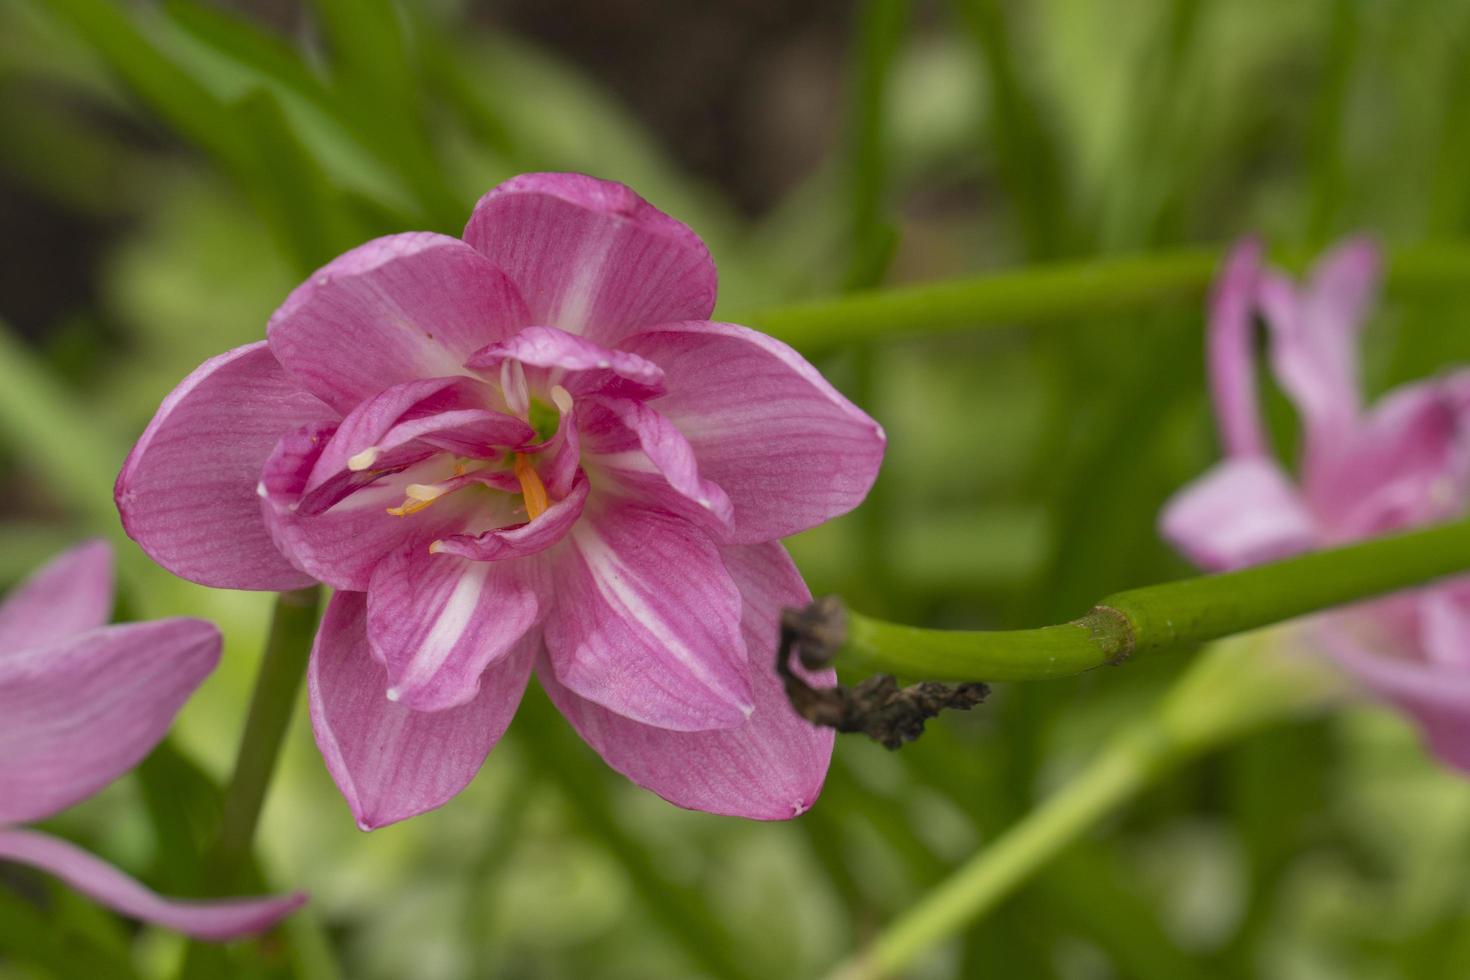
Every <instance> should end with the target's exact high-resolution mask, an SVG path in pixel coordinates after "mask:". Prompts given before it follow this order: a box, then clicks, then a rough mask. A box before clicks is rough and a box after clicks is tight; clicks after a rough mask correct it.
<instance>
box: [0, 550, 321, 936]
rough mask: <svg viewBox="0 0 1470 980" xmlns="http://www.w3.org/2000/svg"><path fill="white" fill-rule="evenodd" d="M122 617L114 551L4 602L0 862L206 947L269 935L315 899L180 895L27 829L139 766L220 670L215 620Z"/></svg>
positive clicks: (55, 567) (58, 564) (83, 554)
mask: <svg viewBox="0 0 1470 980" xmlns="http://www.w3.org/2000/svg"><path fill="white" fill-rule="evenodd" d="M111 611H112V553H111V551H110V550H109V549H108V547H107V545H106V544H104V543H102V542H100V541H98V542H93V543H91V544H85V545H82V546H80V547H78V548H74V549H72V550H71V551H68V552H66V553H65V554H62V555H61V556H59V557H58V558H56V559H55V560H54V561H52V562H51V563H50V564H49V565H47V566H46V567H44V568H42V569H41V570H40V571H38V572H36V573H35V574H34V575H33V576H31V578H30V579H29V580H28V581H27V582H25V583H24V584H22V585H21V586H19V587H18V588H17V589H16V590H15V591H14V592H13V593H12V594H11V595H10V596H8V597H7V598H6V599H5V601H4V602H3V603H0V859H3V860H9V861H19V862H21V863H23V864H29V865H33V866H35V867H37V868H40V869H42V870H43V871H48V872H50V873H51V874H54V875H56V876H57V877H58V878H60V879H62V880H63V881H65V882H66V883H67V884H69V885H71V886H72V887H73V888H75V889H76V890H77V891H80V892H82V893H84V894H87V895H90V896H92V897H93V898H95V899H96V900H97V901H99V902H102V903H103V904H105V905H110V906H111V907H112V908H115V909H117V910H118V911H119V912H122V913H123V914H125V915H130V916H134V917H136V918H139V919H146V920H148V921H149V922H155V923H157V924H159V925H161V926H167V927H168V928H170V929H177V930H178V931H180V932H184V933H188V934H189V935H191V936H197V937H199V938H201V939H231V938H234V937H236V936H242V935H245V934H247V933H252V932H258V931H260V930H262V929H265V928H267V927H269V926H271V925H272V924H274V923H275V922H276V921H277V920H279V919H281V918H283V917H284V916H286V915H288V914H290V913H291V912H293V911H294V910H295V909H296V908H298V907H299V906H300V905H301V903H302V902H304V901H305V900H306V898H305V896H304V895H291V896H287V897H283V898H256V899H231V900H226V901H217V902H182V901H175V900H171V899H166V898H162V897H160V896H158V895H155V894H154V893H153V892H151V891H149V890H148V889H146V888H144V887H143V886H142V885H140V884H138V883H137V882H136V881H134V880H132V879H131V878H129V877H128V876H126V875H124V874H123V873H122V872H120V871H118V870H117V869H116V868H114V867H112V866H111V865H109V864H107V863H106V862H105V861H101V860H99V859H98V858H95V857H93V856H92V855H90V854H88V853H87V852H86V851H83V850H81V849H80V848H77V847H75V846H74V845H72V844H69V843H67V842H66V841H63V840H60V839H58V838H55V837H51V836H49V835H47V834H43V833H40V832H39V831H34V830H24V829H22V828H20V827H17V826H15V825H16V824H20V823H26V822H29V821H34V820H44V819H46V818H47V817H50V816H52V815H53V814H56V813H59V812H60V811H62V810H65V809H66V808H67V807H69V806H71V805H73V804H75V803H79V802H81V801H82V800H85V799H87V798H88V797H90V796H92V795H93V794H95V793H96V792H97V791H98V790H100V789H102V787H104V786H106V785H107V784H108V783H110V782H112V781H113V780H114V779H117V778H118V777H119V776H121V775H123V774H124V773H126V772H127V771H128V770H130V769H132V768H133V766H135V765H137V764H138V762H139V761H141V760H142V758H143V757H144V756H145V755H147V754H148V752H149V751H151V750H152V748H153V747H154V746H155V745H157V744H158V742H159V740H160V739H162V738H163V736H164V734H165V733H166V732H167V731H168V727H169V725H170V724H171V723H172V722H173V718H174V715H175V714H176V713H177V712H178V710H179V708H180V707H182V706H183V704H184V702H185V701H186V700H188V698H189V695H190V694H192V693H193V692H194V689H195V688H196V687H198V686H199V683H200V682H201V681H203V680H204V678H205V677H207V676H208V675H209V672H210V671H211V670H213V669H214V665H215V663H216V662H217V661H218V660H219V649H220V637H219V631H218V630H217V629H215V628H214V625H213V624H211V623H206V622H204V621H202V620H198V619H163V620H157V621H154V622H147V623H128V624H126V625H122V626H107V625H104V624H106V622H107V620H108V618H109V615H110V614H111Z"/></svg>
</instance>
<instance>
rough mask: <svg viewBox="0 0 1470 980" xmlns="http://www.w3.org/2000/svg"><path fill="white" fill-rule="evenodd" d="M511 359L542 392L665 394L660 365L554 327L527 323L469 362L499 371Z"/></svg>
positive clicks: (468, 364) (472, 366) (474, 367)
mask: <svg viewBox="0 0 1470 980" xmlns="http://www.w3.org/2000/svg"><path fill="white" fill-rule="evenodd" d="M508 361H516V362H519V363H520V365H521V367H522V370H523V371H524V372H525V375H526V378H527V381H528V382H529V383H530V385H531V386H532V387H533V388H539V389H540V390H542V391H550V390H551V389H552V388H553V387H555V386H557V385H560V386H561V387H563V388H565V389H566V390H567V391H568V392H570V393H571V394H572V395H573V396H574V397H582V396H584V395H592V394H606V395H615V396H618V397H622V398H636V399H648V398H656V397H658V396H659V395H661V394H663V393H664V373H663V371H662V370H660V369H659V366H658V365H657V364H654V363H653V362H652V361H650V360H648V359H647V358H644V357H640V356H639V355H637V354H630V353H628V352H627V351H621V350H611V349H609V348H606V347H603V346H602V345H600V344H596V343H593V342H592V341H590V340H588V339H587V338H585V337H579V336H577V335H576V334H572V333H568V332H567V331H565V330H558V329H557V328H556V327H527V328H525V329H524V330H522V331H520V332H519V333H517V334H516V335H515V336H514V337H511V338H509V339H507V340H503V341H500V342H499V343H496V344H491V345H489V346H488V347H483V348H481V349H480V350H477V351H475V353H474V354H472V355H471V356H470V358H469V360H468V361H466V362H465V366H466V367H468V368H470V369H472V370H475V371H483V372H486V373H490V372H495V373H497V374H498V372H499V371H500V369H501V367H502V366H503V365H504V364H505V363H506V362H508Z"/></svg>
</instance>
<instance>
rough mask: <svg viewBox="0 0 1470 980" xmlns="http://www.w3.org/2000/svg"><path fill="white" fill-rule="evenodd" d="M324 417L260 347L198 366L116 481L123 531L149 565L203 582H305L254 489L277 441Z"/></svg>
mask: <svg viewBox="0 0 1470 980" xmlns="http://www.w3.org/2000/svg"><path fill="white" fill-rule="evenodd" d="M332 415H333V412H332V410H331V409H330V408H328V407H327V406H326V405H324V404H322V403H321V402H320V401H318V400H317V399H316V398H314V397H313V396H311V395H309V394H307V393H305V392H303V391H301V390H300V389H299V388H298V387H297V386H296V385H295V383H294V382H292V381H291V380H290V379H289V378H287V377H286V374H285V373H284V372H283V371H282V370H281V367H280V365H279V364H277V363H276V360H275V358H274V357H272V356H271V352H270V350H269V348H267V346H266V344H265V342H264V341H262V342H260V343H256V344H249V345H247V346H245V347H238V348H236V349H235V350H232V351H229V352H227V353H224V354H221V355H220V356H219V357H216V358H213V359H211V360H208V361H205V362H204V363H203V364H202V365H200V367H199V368H198V370H196V371H195V372H194V373H193V374H191V375H189V376H188V377H187V378H185V379H184V380H183V382H181V383H180V384H179V386H178V387H177V388H175V389H174V390H173V392H172V393H170V394H169V396H168V397H167V398H165V399H164V400H163V404H162V405H160V406H159V408H158V413H157V414H156V415H154V416H153V421H152V422H150V423H148V428H147V429H145V430H144V432H143V435H142V436H141V437H140V438H139V439H138V442H137V445H135V446H134V447H133V451H132V452H131V453H129V454H128V459H127V462H126V463H124V464H123V468H122V472H121V473H120V474H118V478H117V486H116V488H115V491H114V493H115V497H116V500H117V509H118V513H119V514H120V515H121V516H122V523H123V528H124V529H125V530H126V531H127V532H128V536H129V537H131V538H132V539H133V540H134V541H136V542H138V544H139V545H140V546H141V547H142V548H143V550H144V551H146V552H147V553H148V555H149V556H150V557H151V558H152V559H153V560H154V561H156V562H158V563H159V564H160V565H162V566H163V567H164V568H167V569H168V570H169V571H171V572H173V573H174V574H175V575H178V576H180V577H182V578H186V579H189V580H190V581H192V582H198V583H200V584H201V585H208V586H212V587H214V588H219V589H263V590H272V591H284V590H287V589H298V588H301V587H302V586H305V585H309V584H310V583H311V579H310V578H309V577H308V576H306V575H304V574H302V573H301V571H300V570H299V569H297V568H295V567H293V566H292V564H291V563H290V562H289V561H287V560H286V558H285V557H284V556H283V555H282V554H281V553H280V551H279V550H278V549H277V548H276V546H275V544H274V543H273V541H272V540H271V535H270V533H269V532H268V531H267V529H266V526H265V522H264V521H262V520H261V517H260V502H259V501H258V500H257V499H256V492H255V489H256V484H257V483H259V481H260V470H261V467H262V466H263V465H264V464H265V461H266V458H267V457H269V456H270V454H271V450H272V449H273V448H274V447H275V445H276V443H277V442H278V441H279V440H280V438H281V436H283V435H284V434H286V433H287V432H290V431H292V430H294V429H296V428H297V427H299V426H301V425H303V424H305V423H307V422H310V421H312V420H314V419H322V418H329V417H331V416H332Z"/></svg>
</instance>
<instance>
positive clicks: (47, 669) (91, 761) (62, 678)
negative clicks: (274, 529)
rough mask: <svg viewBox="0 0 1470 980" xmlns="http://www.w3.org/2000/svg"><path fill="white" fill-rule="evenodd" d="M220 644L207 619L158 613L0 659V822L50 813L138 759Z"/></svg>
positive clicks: (157, 736) (214, 657)
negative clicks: (151, 618)
mask: <svg viewBox="0 0 1470 980" xmlns="http://www.w3.org/2000/svg"><path fill="white" fill-rule="evenodd" d="M219 650H220V635H219V630H217V629H216V628H215V627H214V624H212V623H206V622H204V621H202V620H197V619H164V620H155V621H152V622H147V623H128V624H126V625H122V626H104V627H101V628H99V629H94V630H89V631H88V632H86V633H79V634H76V635H73V636H68V637H66V638H64V639H61V640H55V641H52V642H51V643H48V644H43V645H40V646H32V647H28V648H27V649H25V650H24V651H22V652H20V653H17V654H12V655H10V656H7V657H5V658H3V659H0V824H5V823H21V822H25V821H30V820H40V819H43V818H45V817H49V816H51V815H52V814H53V813H57V812H59V811H61V810H64V809H66V808H67V807H69V806H71V805H72V804H74V803H78V802H80V801H81V800H84V799H86V798H87V797H89V796H91V795H92V794H93V793H95V792H97V791H98V790H100V789H101V788H102V787H103V786H106V785H107V784H108V783H110V782H112V781H113V780H114V779H116V778H117V777H118V776H121V775H122V774H123V773H125V772H127V771H128V770H129V769H131V768H133V766H135V765H137V763H138V762H139V760H141V759H142V758H143V756H145V755H147V754H148V753H149V751H151V750H152V749H153V746H155V745H156V744H158V740H159V739H161V738H163V736H164V734H165V733H166V732H167V731H168V727H169V725H170V724H171V723H172V722H173V718H174V715H175V714H177V713H178V710H179V708H181V707H183V705H184V702H185V701H187V700H188V698H189V695H190V694H192V693H193V692H194V689H195V688H196V687H198V686H199V684H200V682H201V681H203V680H204V678H205V677H207V676H208V675H209V672H210V671H211V670H213V669H214V665H215V663H216V662H217V661H218V660H219Z"/></svg>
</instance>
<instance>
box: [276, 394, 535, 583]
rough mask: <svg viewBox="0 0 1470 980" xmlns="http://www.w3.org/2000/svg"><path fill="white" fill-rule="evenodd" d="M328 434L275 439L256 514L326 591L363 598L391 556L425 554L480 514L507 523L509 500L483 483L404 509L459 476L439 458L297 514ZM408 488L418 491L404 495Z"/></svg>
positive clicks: (326, 426) (317, 429)
mask: <svg viewBox="0 0 1470 980" xmlns="http://www.w3.org/2000/svg"><path fill="white" fill-rule="evenodd" d="M333 432H334V427H333V425H332V424H331V423H323V424H318V425H313V426H305V427H303V428H302V429H300V430H298V431H296V432H294V433H292V434H290V435H289V436H287V437H286V438H284V439H282V440H281V442H280V444H279V445H278V446H277V448H276V452H275V453H273V454H272V456H271V458H270V460H269V461H268V462H267V463H266V467H265V471H264V473H263V474H262V477H261V483H260V495H261V505H262V512H263V513H264V514H265V519H266V525H267V526H268V527H269V528H270V531H271V534H272V536H273V538H274V539H275V541H276V544H277V547H279V548H280V549H281V551H282V552H283V553H285V554H286V555H287V556H288V557H290V559H291V560H292V562H293V563H295V564H296V565H297V567H299V568H301V569H303V570H304V571H306V572H308V573H309V574H311V575H312V576H313V577H315V578H317V579H318V580H320V581H322V582H325V583H327V584H328V585H330V586H332V587H333V588H336V589H351V590H354V591H359V592H360V591H364V590H366V589H367V587H368V583H369V581H370V580H371V577H372V571H373V568H374V566H375V565H376V564H377V563H378V562H379V561H381V560H382V559H383V558H384V557H386V556H387V555H389V554H391V553H392V552H393V551H395V550H396V549H398V548H400V547H409V546H413V547H418V548H422V549H424V550H425V551H427V549H428V547H429V543H430V542H431V541H434V540H435V539H437V538H442V537H445V536H447V535H451V534H457V533H459V532H461V531H463V530H464V529H465V528H467V527H469V526H471V523H472V521H474V520H476V519H483V515H485V514H486V513H495V514H499V515H501V516H502V517H503V518H505V519H506V520H508V519H509V517H510V501H511V499H512V498H511V497H510V496H509V494H506V493H504V492H501V491H500V490H499V489H492V488H491V487H492V483H491V479H490V478H489V477H488V476H483V477H480V478H478V479H477V480H475V481H466V482H465V484H464V486H462V487H461V486H456V487H455V489H456V490H459V491H460V492H456V493H441V494H434V495H433V499H432V500H431V503H432V506H425V507H415V508H411V509H409V508H405V502H406V501H413V500H416V499H421V498H422V497H423V496H424V494H425V493H426V492H427V491H426V490H424V489H422V488H428V487H432V486H436V485H439V484H442V483H445V482H447V481H451V480H453V479H454V478H455V477H456V476H457V475H458V474H457V473H456V468H457V467H460V466H461V465H462V464H461V463H460V462H459V461H458V460H456V459H455V458H454V457H452V456H449V455H448V454H445V453H440V454H438V455H435V456H431V457H429V458H428V459H425V460H422V461H420V462H418V463H415V464H413V465H411V466H408V467H406V468H404V469H400V470H396V471H392V472H387V473H376V474H372V477H373V478H372V479H371V481H370V482H368V483H366V484H364V485H362V486H357V487H354V488H352V490H351V492H350V493H346V494H344V495H343V496H341V497H340V499H338V500H336V501H335V502H334V503H332V504H331V506H329V507H327V508H326V509H325V510H322V511H319V512H307V511H305V510H303V508H302V507H301V502H302V492H303V490H304V488H305V486H306V480H307V477H308V475H309V474H310V473H311V472H312V469H313V467H314V465H315V463H316V461H317V459H318V457H319V455H320V453H321V450H322V446H323V445H325V444H326V443H327V442H328V441H329V440H330V438H331V435H332V433H333ZM470 483H473V484H475V485H474V486H473V487H471V486H469V484H470ZM410 487H417V488H421V489H417V490H415V491H414V492H413V493H411V492H410ZM415 494H417V495H418V496H415ZM441 498H442V499H441ZM420 511H422V513H420Z"/></svg>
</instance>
